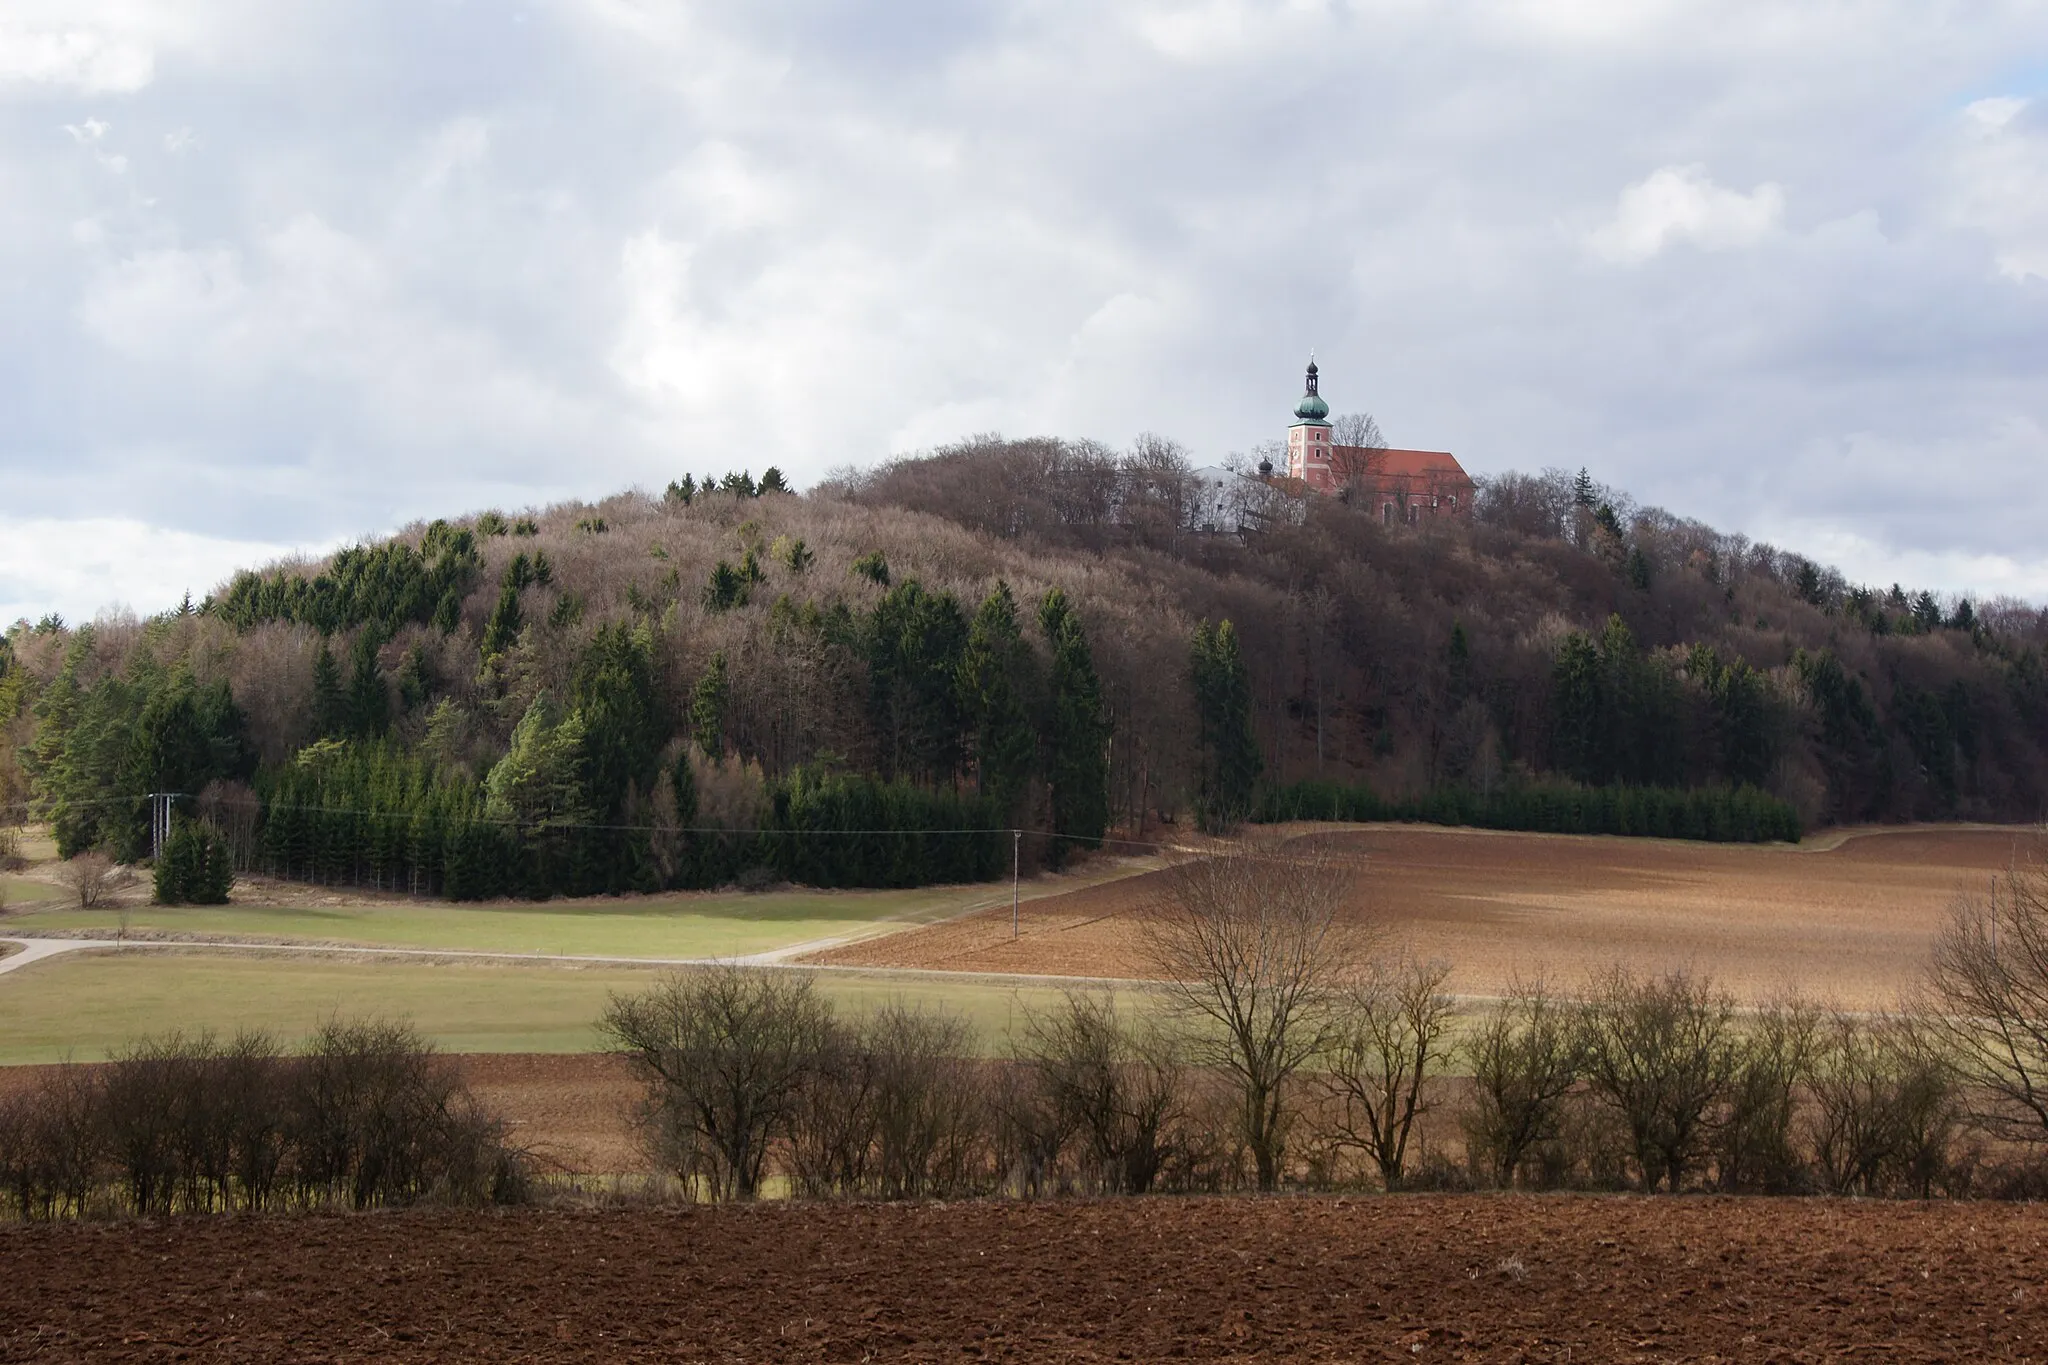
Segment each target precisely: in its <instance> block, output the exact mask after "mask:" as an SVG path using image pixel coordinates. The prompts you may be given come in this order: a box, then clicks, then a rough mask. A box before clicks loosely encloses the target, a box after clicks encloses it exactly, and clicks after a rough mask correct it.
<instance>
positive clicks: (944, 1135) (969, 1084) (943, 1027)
mask: <svg viewBox="0 0 2048 1365" xmlns="http://www.w3.org/2000/svg"><path fill="white" fill-rule="evenodd" d="M861 1035H862V1038H863V1041H864V1042H865V1045H866V1051H867V1053H868V1055H869V1056H870V1057H871V1058H872V1059H873V1063H872V1067H873V1075H874V1079H875V1084H874V1115H875V1160H874V1168H875V1174H876V1176H877V1181H876V1184H877V1188H878V1191H879V1193H880V1194H881V1195H882V1197H883V1198H884V1199H919V1198H924V1197H926V1196H931V1195H936V1196H940V1197H952V1196H959V1195H965V1194H975V1193H980V1192H982V1191H983V1190H985V1189H986V1187H987V1185H988V1183H989V1172H990V1170H991V1168H992V1162H991V1161H989V1160H988V1157H989V1155H990V1154H989V1150H988V1146H987V1143H986V1137H985V1135H986V1132H987V1122H986V1119H987V1096H986V1094H985V1092H984V1089H983V1086H982V1083H981V1082H982V1077H981V1067H980V1064H979V1063H978V1062H976V1060H975V1059H974V1057H973V1055H972V1050H973V1049H972V1044H973V1034H972V1031H971V1030H970V1029H969V1028H968V1026H967V1023H966V1021H965V1020H963V1019H961V1018H960V1017H959V1016H957V1015H952V1014H947V1013H943V1012H935V1011H929V1010H923V1009H919V1008H916V1007H914V1006H910V1005H905V1004H902V1003H901V1002H898V1003H895V1004H891V1005H887V1006H884V1007H883V1008H882V1009H880V1010H878V1011H877V1012H876V1013H875V1014H873V1015H871V1016H870V1017H869V1018H868V1019H866V1020H865V1021H863V1024H862V1027H861Z"/></svg>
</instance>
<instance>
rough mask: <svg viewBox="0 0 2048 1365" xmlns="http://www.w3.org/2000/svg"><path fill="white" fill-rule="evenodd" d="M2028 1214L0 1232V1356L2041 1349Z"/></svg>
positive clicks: (1032, 1217) (1489, 1201)
mask: <svg viewBox="0 0 2048 1365" xmlns="http://www.w3.org/2000/svg"><path fill="white" fill-rule="evenodd" d="M2044 1241H2048V1211H2044V1210H2042V1209H2040V1208H2036V1207H2031V1206H2022V1205H1986V1204H1943V1205H1911V1204H1890V1203H1844V1202H1837V1201H1824V1200H1762V1199H1745V1200H1731V1199H1718V1198H1714V1199H1709V1198H1701V1199H1670V1198H1663V1199H1635V1198H1622V1197H1598V1198H1595V1197H1513V1196H1498V1197H1474V1196H1464V1197H1429V1196H1409V1197H1392V1198H1380V1197H1367V1198H1353V1199H1342V1198H1313V1199H1311V1198H1277V1199H1251V1198H1242V1199H1127V1200H1116V1201H1086V1202H1079V1201H1077V1202H1064V1201H1047V1202H1040V1203H997V1202H990V1203H972V1204H955V1205H933V1204H925V1205H916V1204H904V1205H874V1204H771V1205H761V1206H755V1207H737V1208H733V1207H729V1208H685V1209H679V1210H606V1211H599V1212H559V1211H553V1212H520V1213H511V1214H471V1213H453V1212H411V1213H398V1214H380V1215H368V1216H360V1217H348V1216H339V1215H337V1216H318V1217H305V1218H288V1217H269V1218H253V1219H241V1218H192V1219H183V1220H171V1221H165V1222H156V1223H146V1222H142V1223H138V1222H115V1223H97V1224H95V1223H86V1224H69V1225H57V1226H19V1225H17V1226H9V1227H5V1228H0V1276H4V1282H5V1284H6V1286H7V1311H6V1313H5V1314H4V1315H0V1359H5V1360H23V1361H26V1360H94V1361H157V1360H250V1361H256V1360H262V1361H358V1360H464V1359H489V1360H531V1361H554V1360H561V1361H613V1360H715V1361H741V1360H800V1361H813V1360H815V1361H860V1360H919V1361H936V1360H948V1361H958V1360H977V1359H1002V1360H1017V1361H1094V1360H1159V1359H1182V1358H1185V1359H1200V1360H1247V1361H1248V1360H1279V1359H1284V1360H1312V1361H1358V1360H1407V1361H1415V1360H1475V1361H1477V1360H1484V1361H1553V1360H1554V1361H1567V1360H1571V1361H1582V1362H1583V1361H1617V1360H1658V1361H1671V1360H1691V1361H1715V1360H1730V1361H1733V1360H1742V1361H1759V1360H1782V1361H1808V1360H1811V1361H1820V1360H1835V1359H1842V1358H1846V1357H1850V1356H1857V1357H1862V1356H1868V1357H1870V1358H1881V1359H1885V1360H1890V1361H1934V1360H1943V1361H1947V1360H1956V1359H1975V1360H2041V1359H2048V1257H2044V1255H2043V1244H2044Z"/></svg>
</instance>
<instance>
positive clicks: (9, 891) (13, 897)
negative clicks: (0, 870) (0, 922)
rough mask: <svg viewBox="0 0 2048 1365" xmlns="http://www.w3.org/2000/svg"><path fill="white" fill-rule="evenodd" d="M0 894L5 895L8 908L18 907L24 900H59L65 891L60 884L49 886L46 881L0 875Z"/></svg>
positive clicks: (62, 897)
mask: <svg viewBox="0 0 2048 1365" xmlns="http://www.w3.org/2000/svg"><path fill="white" fill-rule="evenodd" d="M0 896H4V897H5V900H6V904H7V905H8V907H9V908H11V909H19V908H20V907H21V905H22V903H23V902H24V901H61V900H63V899H64V897H65V892H64V888H62V887H61V886H51V885H50V884H49V883H48V882H39V881H32V880H30V879H29V878H27V877H6V876H0Z"/></svg>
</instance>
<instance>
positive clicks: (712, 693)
mask: <svg viewBox="0 0 2048 1365" xmlns="http://www.w3.org/2000/svg"><path fill="white" fill-rule="evenodd" d="M731 695H732V683H731V680H730V679H728V678H727V676H726V671H725V651H724V650H720V651H718V652H717V653H716V654H713V655H712V656H711V664H710V666H709V667H707V668H706V669H705V670H704V676H703V677H701V678H699V679H697V686H696V689H695V690H694V691H693V692H691V694H690V734H691V737H692V738H694V739H695V740H696V741H697V747H698V748H699V749H702V750H703V751H704V757H706V758H708V759H711V760H712V761H713V762H716V761H717V760H718V759H719V758H720V757H722V756H723V755H724V753H725V707H726V702H727V701H728V699H730V697H731ZM682 799H683V794H682V792H681V790H678V791H677V792H676V800H677V802H678V803H680V802H681V801H682Z"/></svg>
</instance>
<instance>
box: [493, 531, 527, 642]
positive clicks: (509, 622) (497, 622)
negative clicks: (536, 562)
mask: <svg viewBox="0 0 2048 1365" xmlns="http://www.w3.org/2000/svg"><path fill="white" fill-rule="evenodd" d="M513 562H514V563H515V564H518V565H519V566H520V567H521V568H522V569H524V567H525V563H526V556H524V555H521V556H519V557H518V558H517V559H515V560H514V561H513ZM523 576H524V575H523V574H514V573H512V572H510V571H507V573H506V574H505V581H504V582H503V583H502V584H500V585H499V587H498V605H497V606H495V607H493V608H491V616H490V619H489V620H488V621H486V622H485V623H484V639H483V657H484V658H485V659H491V658H494V657H496V656H497V655H500V654H503V653H504V652H505V651H506V650H508V649H510V648H512V646H513V645H514V644H515V643H516V642H517V641H518V639H519V628H520V626H521V625H522V624H524V618H523V617H522V616H521V614H520V611H519V587H520V584H519V581H518V580H519V578H520V577H523Z"/></svg>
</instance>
